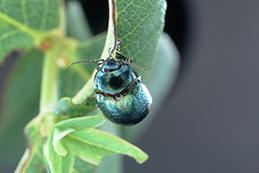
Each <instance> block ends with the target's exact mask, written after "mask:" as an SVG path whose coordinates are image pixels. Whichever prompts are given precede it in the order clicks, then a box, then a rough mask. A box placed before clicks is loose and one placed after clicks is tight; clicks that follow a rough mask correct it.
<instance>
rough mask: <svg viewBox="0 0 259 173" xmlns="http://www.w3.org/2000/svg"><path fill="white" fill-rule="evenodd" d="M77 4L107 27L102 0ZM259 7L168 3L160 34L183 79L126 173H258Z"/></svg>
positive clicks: (200, 0) (238, 2)
mask: <svg viewBox="0 0 259 173" xmlns="http://www.w3.org/2000/svg"><path fill="white" fill-rule="evenodd" d="M82 1H83V5H84V7H85V10H86V11H87V18H88V20H89V22H90V24H91V26H92V30H93V32H94V33H95V34H98V33H100V32H102V31H104V30H106V29H107V20H108V18H107V17H108V16H107V14H108V9H107V7H108V4H107V2H106V1H105V0H82ZM93 7H98V8H93ZM258 9H259V1H245V0H235V1H230V0H229V1H225V0H216V1H215V0H195V1H190V0H171V1H169V0H168V8H167V14H166V26H165V32H167V33H169V34H170V36H171V37H172V39H173V40H174V42H175V43H176V45H177V47H178V49H179V51H180V53H181V61H182V64H181V69H180V74H179V78H178V81H177V83H176V85H175V87H174V88H172V90H171V92H170V94H169V95H168V98H167V99H166V101H165V103H164V105H163V106H162V108H161V110H160V111H159V113H158V116H157V117H156V119H155V121H153V122H152V124H151V125H150V128H149V129H148V130H147V131H146V132H145V133H144V135H143V136H142V138H141V139H140V140H138V141H137V142H135V144H136V145H137V146H138V147H140V148H142V149H143V150H144V151H145V152H147V153H148V154H149V160H148V161H147V162H145V163H144V164H142V165H139V164H137V163H136V162H135V160H134V159H132V158H128V157H125V173H133V172H134V173H146V172H152V173H153V172H154V173H156V172H163V173H164V172H166V173H171V172H172V173H208V172H209V173H214V172H215V173H219V172H220V173H244V172H245V173H248V172H249V173H250V172H259V106H258V103H259V68H258V67H259V48H258V47H259V10H258ZM95 21H103V22H98V23H97V22H95ZM10 62H11V61H10V60H8V61H7V63H10ZM6 66H7V65H6ZM1 68H2V67H1ZM3 71H4V69H3V68H2V69H1V72H3ZM0 82H1V81H0ZM0 172H1V171H0Z"/></svg>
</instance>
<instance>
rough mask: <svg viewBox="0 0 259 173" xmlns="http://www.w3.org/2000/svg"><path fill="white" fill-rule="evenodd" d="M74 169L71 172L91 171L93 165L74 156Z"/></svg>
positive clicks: (90, 172)
mask: <svg viewBox="0 0 259 173" xmlns="http://www.w3.org/2000/svg"><path fill="white" fill-rule="evenodd" d="M73 167H74V170H73V171H72V172H73V173H81V172H82V173H83V172H84V173H88V172H89V173H93V172H94V171H93V170H94V169H95V167H96V166H95V165H93V164H90V163H88V162H86V161H84V160H82V159H80V158H79V157H77V156H75V162H74V166H73Z"/></svg>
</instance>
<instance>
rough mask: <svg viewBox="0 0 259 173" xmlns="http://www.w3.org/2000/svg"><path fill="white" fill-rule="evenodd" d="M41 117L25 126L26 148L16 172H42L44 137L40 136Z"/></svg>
mask: <svg viewBox="0 0 259 173" xmlns="http://www.w3.org/2000/svg"><path fill="white" fill-rule="evenodd" d="M40 119H41V117H39V116H38V117H37V118H35V119H33V120H32V121H31V122H30V123H29V124H28V125H27V126H26V128H25V134H26V138H27V149H26V151H25V153H24V155H23V158H22V159H21V160H20V163H19V165H18V167H17V168H16V172H21V173H23V172H35V173H37V172H39V173H40V172H42V171H43V170H44V159H43V144H44V142H45V139H44V138H43V137H41V136H40V134H39V133H38V132H39V127H40V126H39V125H40Z"/></svg>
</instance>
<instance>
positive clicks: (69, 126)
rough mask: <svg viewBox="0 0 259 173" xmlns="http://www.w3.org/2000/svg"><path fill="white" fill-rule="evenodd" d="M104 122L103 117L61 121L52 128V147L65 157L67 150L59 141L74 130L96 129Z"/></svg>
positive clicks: (96, 116)
mask: <svg viewBox="0 0 259 173" xmlns="http://www.w3.org/2000/svg"><path fill="white" fill-rule="evenodd" d="M104 121H105V118H104V116H102V115H95V116H87V117H82V118H74V119H69V120H65V121H61V122H59V123H57V124H56V125H55V126H54V129H53V133H54V136H53V147H54V150H55V151H56V153H57V154H59V155H61V156H65V155H66V154H67V150H66V149H65V148H64V146H63V145H62V143H61V142H60V140H61V139H62V138H64V137H65V136H66V135H68V134H69V133H71V132H73V131H75V129H80V128H85V127H97V126H100V125H101V124H103V123H104Z"/></svg>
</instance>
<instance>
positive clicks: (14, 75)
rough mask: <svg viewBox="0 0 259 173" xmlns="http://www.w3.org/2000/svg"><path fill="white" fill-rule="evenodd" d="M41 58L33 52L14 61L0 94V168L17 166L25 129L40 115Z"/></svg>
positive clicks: (39, 53)
mask: <svg viewBox="0 0 259 173" xmlns="http://www.w3.org/2000/svg"><path fill="white" fill-rule="evenodd" d="M42 57H43V55H42V53H41V52H39V51H37V50H32V51H31V52H30V53H28V54H26V55H24V56H22V57H20V58H19V59H17V61H16V62H15V65H14V66H13V69H14V70H13V71H12V72H11V73H10V74H9V75H8V79H7V80H6V83H5V88H4V89H2V90H1V95H2V97H1V98H0V100H1V101H0V102H1V103H2V105H1V108H0V110H1V111H0V116H1V121H0V127H1V133H0V153H1V154H0V167H2V166H4V165H5V166H6V165H9V164H11V163H13V162H16V163H18V161H19V157H21V156H22V153H23V152H24V148H25V139H24V135H23V129H24V126H25V125H26V124H27V123H28V122H29V121H30V120H31V119H32V118H33V117H34V116H35V115H37V114H38V111H39V93H40V78H41V65H42ZM6 78H7V77H6ZM22 103H26V104H22ZM10 136H11V137H10Z"/></svg>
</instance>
